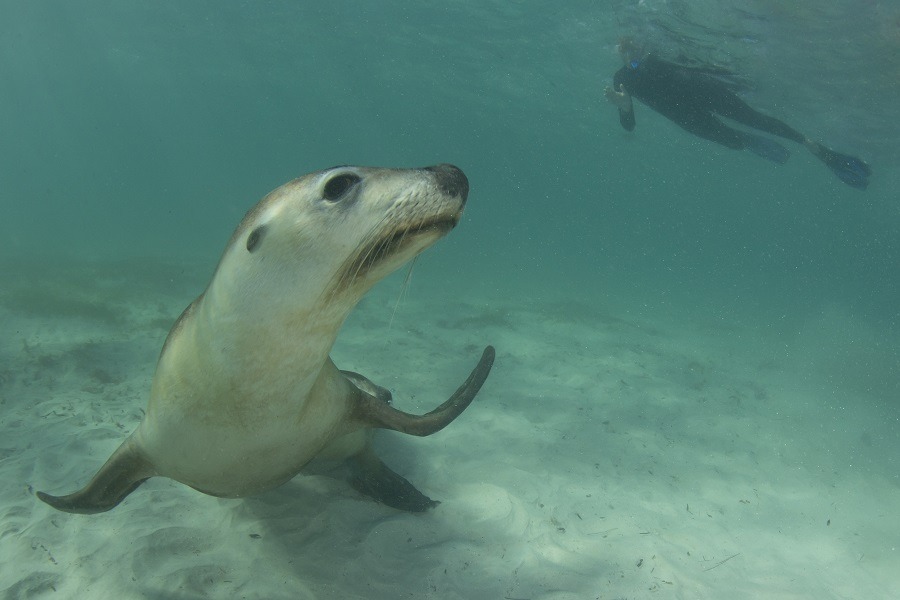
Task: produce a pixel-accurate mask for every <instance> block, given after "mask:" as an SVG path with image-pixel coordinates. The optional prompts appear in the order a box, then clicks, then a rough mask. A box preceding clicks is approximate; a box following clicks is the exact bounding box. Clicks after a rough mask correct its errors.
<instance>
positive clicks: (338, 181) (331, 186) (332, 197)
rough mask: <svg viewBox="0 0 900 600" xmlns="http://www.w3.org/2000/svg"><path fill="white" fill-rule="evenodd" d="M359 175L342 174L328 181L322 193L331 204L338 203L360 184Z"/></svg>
mask: <svg viewBox="0 0 900 600" xmlns="http://www.w3.org/2000/svg"><path fill="white" fill-rule="evenodd" d="M359 181H360V178H359V175H355V174H353V173H341V174H340V175H336V176H334V177H332V178H331V179H329V180H328V182H327V183H326V184H325V189H324V190H322V193H323V195H324V197H325V199H326V200H328V201H329V202H337V201H338V200H340V199H341V197H343V195H344V194H346V193H347V191H348V190H349V189H350V188H352V187H353V186H354V185H356V184H357V183H359Z"/></svg>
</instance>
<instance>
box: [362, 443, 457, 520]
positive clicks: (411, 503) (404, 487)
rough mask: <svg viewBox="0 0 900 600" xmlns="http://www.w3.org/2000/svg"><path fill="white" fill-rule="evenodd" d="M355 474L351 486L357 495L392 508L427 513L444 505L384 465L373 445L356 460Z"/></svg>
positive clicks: (368, 446)
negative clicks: (430, 509)
mask: <svg viewBox="0 0 900 600" xmlns="http://www.w3.org/2000/svg"><path fill="white" fill-rule="evenodd" d="M352 470H353V474H352V476H351V477H350V485H352V486H353V487H354V489H356V491H358V492H359V493H361V494H365V495H366V496H369V497H370V498H374V499H375V500H377V501H378V502H381V503H382V504H387V505H388V506H390V507H391V508H396V509H398V510H405V511H409V512H425V511H426V510H428V509H429V508H433V507H435V506H437V505H438V504H440V502H438V501H437V500H432V499H431V498H429V497H428V496H426V495H425V494H423V493H422V492H420V491H419V490H417V489H416V487H415V486H414V485H413V484H411V483H410V482H409V481H407V480H406V478H404V477H403V476H401V475H398V474H397V473H395V472H394V471H392V470H391V468H390V467H388V466H387V465H386V464H384V463H383V462H381V459H380V458H378V456H376V455H375V452H374V451H373V450H372V447H371V446H370V445H366V447H365V449H364V450H363V451H362V452H360V453H359V454H357V455H356V456H354V457H353V465H352Z"/></svg>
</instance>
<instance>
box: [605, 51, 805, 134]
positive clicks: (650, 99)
mask: <svg viewBox="0 0 900 600" xmlns="http://www.w3.org/2000/svg"><path fill="white" fill-rule="evenodd" d="M620 85H623V86H625V91H627V92H628V94H630V95H631V96H632V97H634V98H637V99H638V100H640V101H641V102H643V103H644V104H646V105H647V106H649V107H650V108H652V109H653V110H655V111H656V112H658V113H660V114H661V115H663V116H664V117H666V118H667V119H669V120H671V121H673V122H674V123H677V124H678V125H680V126H681V127H682V128H684V129H685V130H687V131H689V132H691V133H693V134H694V135H698V136H700V137H702V138H705V139H708V140H711V141H713V142H717V143H719V144H722V145H723V146H727V147H729V148H734V149H735V150H743V149H744V148H747V147H748V143H750V140H749V139H748V134H747V133H745V132H741V131H738V130H736V129H732V128H731V127H728V126H727V125H725V124H724V123H723V122H722V121H720V120H719V119H717V118H716V116H715V115H720V116H723V117H726V118H728V119H732V120H734V121H737V122H738V123H742V124H744V125H747V126H748V127H752V128H754V129H758V130H760V131H765V132H767V133H771V134H772V135H777V136H780V137H783V138H787V139H789V140H793V141H795V142H799V143H801V144H802V143H803V142H804V141H805V139H806V138H805V136H804V135H802V134H801V133H799V132H797V131H795V130H794V129H792V128H791V127H789V126H788V125H786V124H785V123H782V122H781V121H779V120H778V119H773V118H772V117H768V116H766V115H764V114H761V113H759V112H757V111H755V110H753V108H751V107H750V106H748V105H747V103H746V102H744V101H743V100H741V99H740V98H739V97H738V96H737V94H735V93H734V91H732V89H731V88H730V87H729V85H728V84H727V83H725V82H724V81H722V80H720V79H717V78H716V77H714V76H712V75H710V74H709V73H708V72H705V71H703V70H700V69H692V68H690V67H684V66H681V65H677V64H674V63H670V62H666V61H664V60H662V59H659V58H656V57H655V56H652V55H651V56H647V57H646V58H644V59H643V60H641V61H635V62H633V63H631V64H630V65H626V66H624V67H622V68H621V69H619V70H618V71H617V72H616V74H615V76H614V77H613V86H614V88H615V90H616V91H620V90H619V86H620ZM619 121H620V122H621V123H622V127H624V128H625V129H627V130H628V131H631V130H632V129H634V111H625V110H622V109H621V108H620V109H619Z"/></svg>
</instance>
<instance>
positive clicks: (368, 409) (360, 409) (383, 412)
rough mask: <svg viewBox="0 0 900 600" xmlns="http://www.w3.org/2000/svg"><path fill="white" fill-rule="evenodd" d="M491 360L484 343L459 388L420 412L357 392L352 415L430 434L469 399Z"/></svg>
mask: <svg viewBox="0 0 900 600" xmlns="http://www.w3.org/2000/svg"><path fill="white" fill-rule="evenodd" d="M493 364H494V347H493V346H488V347H487V348H485V349H484V352H483V353H482V355H481V360H479V361H478V364H477V365H475V368H474V369H473V370H472V372H471V373H470V374H469V377H468V378H467V379H466V380H465V381H464V382H463V384H462V385H461V386H459V389H457V390H456V392H454V393H453V395H452V396H450V398H449V399H448V400H447V401H446V402H444V403H443V404H441V405H440V406H438V407H437V408H435V409H434V410H432V411H431V412H429V413H426V414H424V415H411V414H409V413H405V412H403V411H400V410H397V409H396V408H393V407H392V406H391V405H390V404H388V403H386V402H383V401H382V400H380V399H378V398H377V397H374V396H372V395H369V394H360V395H359V402H358V403H357V405H356V410H355V413H356V414H355V415H354V416H355V417H356V418H357V420H359V421H361V422H362V423H364V424H365V425H366V426H367V427H377V428H380V429H393V430H394V431H399V432H401V433H407V434H409V435H417V436H426V435H431V434H432V433H435V432H437V431H440V430H441V429H443V428H444V427H446V426H447V425H449V424H450V423H451V422H452V421H453V419H455V418H456V417H458V416H459V415H460V413H462V411H464V410H465V409H466V407H468V406H469V404H471V403H472V400H474V399H475V394H477V393H478V390H480V389H481V385H482V384H483V383H484V381H485V379H487V376H488V373H490V372H491V367H492V366H493ZM385 468H387V467H385ZM398 477H399V476H398Z"/></svg>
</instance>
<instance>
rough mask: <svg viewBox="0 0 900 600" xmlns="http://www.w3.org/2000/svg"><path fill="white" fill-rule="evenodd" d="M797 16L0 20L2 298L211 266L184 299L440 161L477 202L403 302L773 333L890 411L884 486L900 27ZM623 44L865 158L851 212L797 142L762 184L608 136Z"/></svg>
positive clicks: (670, 143)
mask: <svg viewBox="0 0 900 600" xmlns="http://www.w3.org/2000/svg"><path fill="white" fill-rule="evenodd" d="M789 4H790V5H791V6H787V7H786V6H785V3H784V2H778V1H776V0H768V1H765V0H756V1H750V2H738V1H727V2H713V1H709V0H706V1H697V2H687V1H683V2H672V1H669V2H666V1H663V0H641V1H613V2H593V1H587V0H581V1H572V2H562V3H553V2H539V1H529V0H520V1H509V0H503V1H500V0H492V1H480V2H473V1H461V0H444V1H442V2H414V1H408V2H399V1H379V2H361V1H356V2H351V1H345V0H334V1H331V2H328V3H304V2H292V1H260V2H237V1H235V2H221V1H190V2H182V1H177V2H176V1H160V2H136V1H132V0H116V1H112V0H110V1H102V2H101V1H89V2H65V1H62V0H60V1H56V2H53V1H40V0H38V1H31V2H13V1H11V0H0V82H2V83H0V207H2V218H0V252H2V257H3V259H2V262H0V264H3V265H6V266H5V267H4V270H5V275H4V277H5V279H6V281H7V283H6V284H3V283H0V286H5V287H7V289H9V286H10V285H11V284H10V283H9V282H11V281H13V280H14V279H16V280H18V279H17V278H20V277H22V275H21V274H22V269H23V265H24V268H31V267H30V265H35V266H34V267H33V268H34V269H41V268H43V267H42V266H41V265H44V266H47V265H54V269H56V270H53V271H52V273H55V274H57V275H58V273H59V269H60V268H62V270H66V268H67V267H66V265H80V266H81V267H83V266H84V265H94V264H95V263H96V264H106V263H108V262H111V261H112V262H115V261H120V260H122V259H127V260H132V259H139V260H141V261H144V260H147V261H150V262H152V261H155V260H159V261H163V262H165V264H169V265H171V264H178V263H179V261H183V262H184V263H185V264H189V265H191V268H192V269H194V268H195V266H196V265H197V264H201V265H207V266H208V271H206V272H205V273H203V274H200V275H198V276H197V277H196V279H195V280H194V281H193V282H192V284H184V283H183V282H182V283H179V285H183V286H184V289H186V290H194V292H192V293H197V292H199V291H200V290H202V288H203V285H204V284H205V282H206V278H207V275H208V273H209V272H211V270H212V268H213V266H214V265H215V262H216V261H217V259H218V257H219V255H220V253H221V250H222V248H223V245H224V244H225V242H226V241H227V239H228V237H229V236H230V234H231V231H232V230H233V228H234V227H235V226H236V224H237V223H238V221H239V220H240V218H241V217H242V216H243V214H244V213H245V212H246V210H248V209H249V208H250V207H251V206H252V205H253V204H254V203H255V202H256V201H257V200H258V199H259V198H261V197H262V196H263V195H265V194H266V193H267V192H268V191H270V190H271V189H273V188H275V187H277V186H278V185H280V184H282V183H283V182H285V181H288V180H290V179H292V178H294V177H297V176H299V175H302V174H304V173H307V172H310V171H314V170H318V169H321V168H325V167H329V166H333V165H339V164H360V165H372V166H403V167H413V166H424V165H430V164H435V163H439V162H451V163H454V164H456V165H458V166H459V167H461V168H462V169H463V170H464V171H465V172H466V174H467V175H468V177H469V180H470V185H471V191H470V196H469V204H468V207H467V210H466V213H465V216H464V219H463V222H462V223H461V225H460V227H458V228H457V230H456V231H454V232H453V234H452V235H450V236H449V237H448V238H447V239H446V240H443V241H441V243H440V244H439V248H438V249H434V250H432V251H430V252H429V253H428V254H427V255H426V256H424V257H423V258H422V259H421V260H420V262H419V264H418V265H417V266H416V271H415V274H414V283H413V288H412V291H413V293H419V294H423V295H426V296H427V295H429V294H432V293H433V294H434V296H435V297H439V296H442V295H443V296H445V297H448V298H449V297H457V298H467V297H470V296H471V297H478V298H493V299H495V301H496V302H497V303H498V304H497V305H498V306H500V305H501V304H502V303H501V299H509V298H515V299H518V300H522V301H523V302H526V303H527V302H530V301H535V302H540V301H542V300H548V301H549V300H555V299H558V298H560V297H565V296H568V295H573V296H575V295H577V296H578V297H580V298H585V297H589V298H595V299H597V302H598V303H601V304H603V305H604V306H607V307H609V310H610V311H612V312H615V313H617V314H627V315H630V316H633V317H635V318H650V319H667V320H669V321H671V322H674V323H678V322H692V321H694V320H700V321H703V322H704V323H707V324H710V323H712V324H717V325H721V326H722V328H723V331H727V329H728V328H729V327H732V326H734V327H739V328H740V330H741V331H751V330H753V329H757V330H758V331H759V332H760V334H761V335H765V336H767V337H768V338H770V339H779V338H781V337H783V338H784V339H785V340H786V344H787V342H788V341H790V342H792V344H791V349H790V352H791V353H792V360H794V361H795V362H796V363H797V364H802V365H805V366H809V365H815V366H816V367H817V369H819V370H820V371H824V372H826V373H827V377H826V383H830V384H833V386H834V388H833V389H835V390H837V389H840V390H845V389H853V390H857V391H859V392H860V393H861V394H863V396H862V397H864V398H865V399H866V400H865V401H866V402H871V403H872V405H873V406H875V405H877V407H878V410H879V411H884V414H886V415H888V416H887V417H886V418H885V427H884V429H883V430H881V431H879V432H876V433H873V439H871V440H869V443H870V446H869V449H868V450H867V452H870V454H869V459H867V460H869V461H870V463H871V465H872V466H871V468H872V469H874V470H876V471H878V472H879V473H882V474H885V475H886V476H888V477H892V481H893V485H894V488H893V489H894V490H895V491H896V485H897V479H896V477H897V476H896V473H897V470H898V462H897V457H898V456H900V446H898V443H900V442H898V438H897V434H896V431H897V430H898V427H897V425H898V419H900V405H898V401H900V201H898V189H900V102H898V101H897V98H898V97H900V6H898V5H897V4H896V3H893V2H875V1H870V2H860V1H859V0H831V1H829V2H817V3H806V4H810V6H809V7H804V8H797V7H795V6H793V4H794V3H789ZM623 34H629V35H633V36H636V37H639V38H641V39H644V40H647V42H648V44H649V45H650V46H651V47H653V48H655V49H657V50H658V51H659V52H660V53H661V54H663V55H665V56H669V57H677V56H682V55H685V56H689V57H693V58H694V59H696V60H700V61H706V62H714V63H716V64H720V65H724V66H727V67H728V68H731V69H733V70H735V71H736V72H739V73H741V74H743V75H744V76H745V78H746V79H747V80H748V81H749V82H750V83H751V84H752V88H751V89H750V90H749V91H748V92H747V93H746V94H745V98H746V100H747V101H748V102H749V103H750V104H752V105H753V106H755V107H757V108H759V109H761V110H763V111H765V112H767V113H769V114H772V115H773V116H777V117H778V118H781V119H783V120H785V121H786V122H788V123H789V124H791V125H792V126H794V127H795V128H796V129H798V130H800V131H801V132H803V133H805V134H806V135H808V136H809V137H812V138H814V139H817V140H821V141H823V142H825V143H827V144H828V145H830V146H832V147H833V148H835V149H837V150H839V151H842V152H846V153H849V154H854V155H858V156H861V157H863V158H864V159H865V160H867V161H868V162H869V163H870V164H871V165H872V168H873V176H872V181H871V185H870V186H869V188H868V190H867V191H865V192H859V191H857V190H854V189H852V188H850V187H848V186H846V185H844V184H843V183H841V182H840V181H839V180H838V179H837V178H835V177H834V176H833V175H832V174H831V173H829V172H828V171H827V170H826V169H825V168H824V167H823V166H822V165H821V164H820V163H819V162H818V161H816V160H815V159H814V158H812V157H811V156H810V155H809V154H808V153H807V152H806V151H805V150H804V149H802V148H800V147H798V146H796V145H790V144H789V146H790V149H791V151H792V157H791V159H790V161H789V162H788V163H787V164H785V165H783V166H775V165H773V164H771V163H769V162H767V161H764V160H761V159H759V158H758V157H756V156H753V155H751V154H749V153H740V152H734V151H731V150H727V149H724V148H720V147H718V146H715V145H713V144H711V143H708V142H705V141H703V140H700V139H697V138H694V137H691V136H690V135H688V134H687V133H685V132H683V131H682V130H680V129H679V128H677V127H676V126H675V125H673V124H671V123H670V122H668V121H666V120H665V119H663V118H662V117H660V116H659V115H656V114H655V113H653V112H652V111H650V110H649V109H648V108H646V107H644V106H641V105H639V104H638V105H637V106H636V114H637V121H638V124H637V128H636V130H635V131H634V132H632V133H629V132H626V131H624V130H622V129H621V127H620V126H619V123H618V118H617V115H616V112H615V109H614V108H613V107H612V106H610V105H609V104H608V103H607V102H606V100H605V99H604V98H603V89H604V87H605V86H606V85H608V84H609V83H610V81H611V77H612V74H613V73H614V72H615V70H617V69H618V68H619V67H620V61H619V58H618V56H617V55H616V52H615V42H616V39H617V38H618V37H619V36H620V35H623ZM135 264H137V263H135ZM60 265H63V266H62V267H60ZM81 267H78V268H81ZM200 271H201V272H202V269H200ZM36 272H37V273H38V274H39V273H41V271H39V270H38V271H36ZM47 273H51V271H47ZM47 276H48V277H55V276H56V275H47ZM401 277H402V275H401ZM38 278H39V277H38ZM163 280H164V278H162V279H161V281H163ZM160 285H161V286H164V285H165V283H161V284H160ZM179 289H180V288H179ZM429 290H431V291H429ZM148 293H152V292H148ZM189 293H191V292H185V294H189ZM26 297H27V296H23V295H21V294H20V295H17V296H9V295H6V296H4V298H5V300H6V304H7V305H6V307H5V308H6V310H8V311H10V314H12V313H13V312H15V310H16V307H15V306H12V305H10V304H9V303H10V302H15V301H16V300H15V298H26ZM186 297H188V299H189V296H186ZM10 298H12V300H10ZM22 302H25V300H22ZM62 312H65V311H62ZM166 315H171V317H172V319H174V317H175V316H177V310H175V311H174V313H173V312H172V311H171V310H168V308H167V310H166V311H161V315H160V318H161V319H163V318H167V316H166ZM122 318H123V319H126V318H127V317H126V316H123V317H122ZM554 318H558V315H555V316H554ZM125 322H127V321H125ZM723 335H727V334H725V333H723ZM798 339H800V340H801V342H797V340H798ZM491 341H492V340H485V342H491ZM795 342H796V343H795ZM572 343H573V345H574V346H577V345H578V340H577V339H575V340H573V342H572ZM154 347H156V346H154ZM10 348H12V346H10V347H8V348H7V349H6V350H5V352H7V353H8V355H9V356H12V353H13V350H11V349H10ZM26 348H27V345H26ZM16 351H17V350H16ZM503 351H504V352H506V353H509V354H513V355H514V354H515V348H506V349H503ZM16 360H19V358H16ZM146 368H148V369H149V368H150V366H149V365H147V367H146ZM547 368H548V371H553V369H554V366H553V365H547ZM144 375H146V373H145V374H144ZM2 382H3V378H2V377H0V389H2ZM823 397H824V398H826V399H828V398H829V392H828V389H826V390H825V392H824V396H823ZM141 402H142V401H141V400H139V399H138V400H135V406H138V405H141ZM823 402H824V401H823ZM838 404H840V402H838ZM866 408H867V407H865V406H856V407H854V406H852V405H850V406H843V405H842V406H841V407H840V410H850V411H853V410H866ZM832 409H833V407H831V405H829V408H828V410H832ZM873 457H874V458H873ZM92 458H93V459H94V460H96V459H98V457H92ZM891 474H893V475H891Z"/></svg>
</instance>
